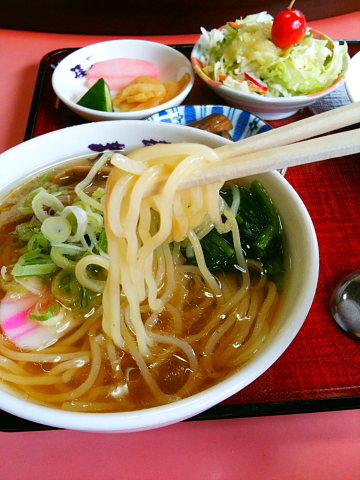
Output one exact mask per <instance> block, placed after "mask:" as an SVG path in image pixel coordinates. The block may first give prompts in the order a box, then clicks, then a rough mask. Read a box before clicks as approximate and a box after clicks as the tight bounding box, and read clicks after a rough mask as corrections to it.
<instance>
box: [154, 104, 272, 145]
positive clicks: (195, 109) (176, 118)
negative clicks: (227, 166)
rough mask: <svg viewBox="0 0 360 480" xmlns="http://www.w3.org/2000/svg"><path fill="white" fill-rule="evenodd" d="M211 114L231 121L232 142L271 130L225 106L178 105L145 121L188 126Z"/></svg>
mask: <svg viewBox="0 0 360 480" xmlns="http://www.w3.org/2000/svg"><path fill="white" fill-rule="evenodd" d="M213 113H218V114H222V115H225V116H226V117H227V118H228V119H229V120H230V121H231V123H232V125H233V128H232V130H230V131H229V133H230V135H231V138H232V139H233V140H234V141H237V140H241V139H242V138H246V137H252V136H253V135H257V134H259V133H262V132H266V131H267V130H270V129H271V127H270V125H268V124H267V123H265V122H263V121H262V120H261V119H260V118H259V117H256V116H255V115H252V114H251V113H249V112H245V111H244V110H239V109H238V108H233V107H229V106H227V105H180V106H179V107H172V108H168V109H167V110H162V111H161V112H158V113H155V115H151V117H149V118H147V120H148V121H149V122H165V123H177V124H178V125H188V124H189V123H191V122H195V121H197V120H201V119H203V118H205V117H207V116H208V115H211V114H213Z"/></svg>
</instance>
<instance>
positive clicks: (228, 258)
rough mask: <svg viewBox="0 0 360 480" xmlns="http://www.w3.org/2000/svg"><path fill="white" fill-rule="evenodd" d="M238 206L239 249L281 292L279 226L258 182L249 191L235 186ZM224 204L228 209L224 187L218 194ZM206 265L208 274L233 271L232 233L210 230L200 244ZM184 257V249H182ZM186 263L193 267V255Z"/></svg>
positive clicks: (230, 195)
mask: <svg viewBox="0 0 360 480" xmlns="http://www.w3.org/2000/svg"><path fill="white" fill-rule="evenodd" d="M238 189H239V194H240V204H239V208H238V211H237V213H236V220H237V223H238V226H239V231H240V238H241V246H242V249H243V251H244V254H245V256H246V258H248V259H254V260H258V261H260V262H261V263H262V265H263V267H264V269H265V271H266V273H267V274H268V275H269V276H270V277H271V278H273V280H274V281H275V282H276V284H277V287H278V289H279V290H282V287H283V286H282V278H283V274H284V270H285V268H284V259H283V245H282V236H281V223H280V219H279V215H278V213H277V210H276V208H275V206H274V205H273V203H272V201H271V199H270V197H269V195H268V194H267V192H266V190H265V188H264V187H263V185H262V184H261V183H260V182H259V181H254V182H252V183H251V185H250V187H249V188H246V187H243V186H240V187H238ZM220 194H221V196H222V197H223V199H224V200H225V201H226V203H227V204H228V205H229V206H231V204H232V200H233V191H232V190H231V189H230V188H226V189H223V190H221V191H220ZM200 243H201V246H202V249H203V252H204V257H205V261H206V265H207V267H208V268H209V270H210V271H212V272H216V271H218V270H222V271H225V272H226V271H235V270H236V269H237V268H238V267H237V265H236V264H237V262H236V254H235V248H234V244H233V239H232V234H231V233H226V234H220V233H218V232H217V231H216V230H215V229H213V230H211V232H210V233H208V234H207V235H206V236H205V237H204V238H202V239H201V241H200ZM184 255H185V256H186V250H184ZM186 261H187V263H190V264H196V259H195V257H194V256H190V255H187V256H186Z"/></svg>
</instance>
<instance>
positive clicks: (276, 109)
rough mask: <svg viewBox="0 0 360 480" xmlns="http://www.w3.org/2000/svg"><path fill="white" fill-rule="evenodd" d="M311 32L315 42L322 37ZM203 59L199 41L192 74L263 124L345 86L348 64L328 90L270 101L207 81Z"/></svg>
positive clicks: (193, 54) (268, 97)
mask: <svg viewBox="0 0 360 480" xmlns="http://www.w3.org/2000/svg"><path fill="white" fill-rule="evenodd" d="M310 31H311V32H312V33H313V34H314V36H315V37H317V38H322V37H323V34H322V33H320V32H317V31H315V30H313V29H310ZM201 56H202V47H201V41H200V40H199V41H197V42H196V44H195V45H194V48H193V50H192V52H191V62H192V65H193V67H194V70H195V72H196V73H197V74H198V75H199V77H200V78H201V79H202V80H203V81H204V82H205V83H206V85H208V87H210V88H211V90H213V91H214V92H215V93H216V94H217V95H219V97H221V98H223V99H224V100H225V101H226V102H227V103H228V104H229V105H231V106H233V107H237V108H241V109H243V110H247V111H249V112H251V113H253V114H254V115H257V116H258V117H260V118H262V119H264V120H276V119H281V118H287V117H290V116H291V115H294V114H295V113H296V112H297V111H298V110H300V109H301V108H304V107H307V106H308V105H311V104H312V103H314V102H316V101H317V100H319V99H320V98H322V97H324V96H325V95H327V94H328V93H330V92H331V91H333V90H335V89H336V88H338V87H340V86H341V85H342V84H343V83H344V82H345V72H346V70H347V68H348V64H349V56H348V55H345V56H344V61H343V70H342V73H341V75H340V76H339V78H338V79H337V80H336V81H335V82H334V83H333V84H332V85H330V86H329V87H328V88H326V89H325V90H322V91H320V92H317V93H312V94H309V95H297V96H293V97H270V96H265V95H258V94H254V93H244V92H240V91H239V90H236V89H234V88H230V87H227V86H225V85H222V84H221V83H219V82H216V81H214V80H212V79H211V78H209V77H208V76H207V75H206V74H205V73H204V71H203V69H202V64H201V61H200V58H201Z"/></svg>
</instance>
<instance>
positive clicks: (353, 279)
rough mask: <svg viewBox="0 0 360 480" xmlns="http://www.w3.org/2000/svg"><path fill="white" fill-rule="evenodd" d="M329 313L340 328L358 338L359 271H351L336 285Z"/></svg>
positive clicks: (359, 326) (359, 336)
mask: <svg viewBox="0 0 360 480" xmlns="http://www.w3.org/2000/svg"><path fill="white" fill-rule="evenodd" d="M331 313H332V315H333V317H334V320H335V322H336V323H337V324H338V325H339V327H340V328H342V329H343V330H344V331H345V332H346V333H347V334H348V335H350V336H351V337H354V338H357V339H358V340H360V271H359V272H353V273H351V274H350V275H348V276H347V277H345V278H344V279H343V280H342V281H341V282H340V283H339V284H338V285H337V286H336V288H335V290H334V292H333V294H332V297H331Z"/></svg>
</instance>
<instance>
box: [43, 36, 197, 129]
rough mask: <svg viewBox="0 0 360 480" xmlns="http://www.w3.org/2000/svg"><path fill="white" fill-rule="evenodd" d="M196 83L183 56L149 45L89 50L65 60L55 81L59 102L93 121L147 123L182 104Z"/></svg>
mask: <svg viewBox="0 0 360 480" xmlns="http://www.w3.org/2000/svg"><path fill="white" fill-rule="evenodd" d="M193 83H194V72H193V69H192V67H191V63H190V62H189V60H188V59H187V58H186V57H185V55H183V54H182V53H180V52H179V51H177V50H176V49H175V48H173V47H170V46H168V45H164V44H161V43H158V42H151V41H146V40H111V41H108V42H101V43H96V44H92V45H88V46H87V47H84V48H81V49H79V50H76V51H74V52H73V53H71V54H70V55H68V56H67V57H65V58H64V59H63V60H62V61H61V62H60V63H59V64H58V66H57V67H56V68H55V71H54V73H53V77H52V85H53V88H54V91H55V93H56V95H57V96H58V97H59V99H60V100H61V101H62V102H63V103H64V104H65V105H66V106H67V107H69V108H70V109H71V110H73V111H74V112H75V113H77V114H78V115H80V116H81V117H83V118H86V119H87V120H91V121H101V120H119V119H125V118H126V119H143V118H146V117H148V116H150V115H152V114H154V113H156V112H158V111H160V110H162V109H164V108H169V107H173V106H177V105H179V104H180V103H182V102H183V100H184V99H185V98H186V96H187V95H188V93H189V92H190V90H191V88H192V86H193ZM118 95H120V97H118Z"/></svg>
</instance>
